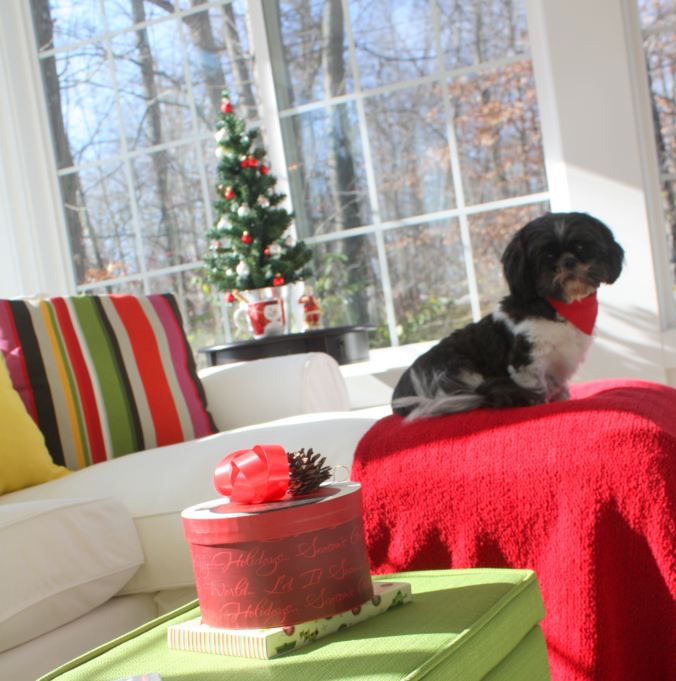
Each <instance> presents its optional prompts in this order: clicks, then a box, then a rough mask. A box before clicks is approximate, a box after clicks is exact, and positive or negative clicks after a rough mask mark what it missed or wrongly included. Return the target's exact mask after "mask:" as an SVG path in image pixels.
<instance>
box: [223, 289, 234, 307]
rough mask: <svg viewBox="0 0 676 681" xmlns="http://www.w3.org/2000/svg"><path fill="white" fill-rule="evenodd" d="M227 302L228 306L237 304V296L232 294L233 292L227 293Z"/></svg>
mask: <svg viewBox="0 0 676 681" xmlns="http://www.w3.org/2000/svg"><path fill="white" fill-rule="evenodd" d="M225 302H226V303H228V304H230V303H234V302H235V296H234V295H233V294H232V291H226V294H225Z"/></svg>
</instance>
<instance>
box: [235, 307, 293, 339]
mask: <svg viewBox="0 0 676 681" xmlns="http://www.w3.org/2000/svg"><path fill="white" fill-rule="evenodd" d="M235 323H236V324H237V326H239V327H240V328H248V329H249V330H250V331H251V333H252V334H253V337H254V338H262V337H263V336H277V335H279V334H281V333H284V302H283V301H282V300H280V299H279V298H266V299H265V300H256V301H254V302H251V303H248V304H246V305H244V306H242V307H240V308H239V309H238V310H237V311H236V312H235Z"/></svg>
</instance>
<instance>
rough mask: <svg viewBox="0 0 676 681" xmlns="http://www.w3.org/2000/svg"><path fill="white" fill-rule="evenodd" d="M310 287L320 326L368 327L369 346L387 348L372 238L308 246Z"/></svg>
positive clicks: (373, 240) (381, 294)
mask: <svg viewBox="0 0 676 681" xmlns="http://www.w3.org/2000/svg"><path fill="white" fill-rule="evenodd" d="M312 252H313V255H314V257H313V260H312V262H311V266H312V269H313V272H314V278H313V281H312V282H310V283H312V285H313V288H314V292H315V295H316V296H317V298H318V299H319V303H320V307H321V311H322V326H324V327H325V328H327V327H332V326H345V325H349V324H372V325H374V326H376V327H377V329H376V331H375V333H374V335H372V336H371V340H372V342H371V347H376V346H381V345H389V333H388V332H387V325H386V322H385V303H384V299H383V290H382V284H381V281H380V268H379V267H378V254H377V247H376V242H375V237H374V236H373V235H368V236H358V237H351V238H349V239H340V240H338V241H327V242H324V243H318V244H312Z"/></svg>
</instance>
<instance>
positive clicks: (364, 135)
mask: <svg viewBox="0 0 676 681" xmlns="http://www.w3.org/2000/svg"><path fill="white" fill-rule="evenodd" d="M342 3H343V16H344V18H345V19H344V20H345V30H346V32H347V44H348V51H349V54H350V64H351V66H352V73H353V76H354V90H355V107H356V109H357V119H358V121H359V134H360V138H361V146H362V153H363V154H364V169H365V172H366V186H367V190H368V197H369V203H370V205H371V220H372V223H373V225H374V226H377V225H378V224H380V222H381V216H380V203H379V201H378V187H377V184H376V174H375V168H374V167H373V156H372V154H371V142H370V140H369V134H368V127H367V124H366V111H365V109H364V97H363V94H362V91H361V75H360V73H359V65H358V64H357V55H356V49H355V46H354V37H353V35H352V21H351V19H350V8H349V3H348V0H342ZM376 250H377V253H378V267H379V269H380V283H381V285H382V288H383V301H384V303H385V320H386V323H387V329H388V331H389V334H390V342H391V343H392V345H393V346H397V345H399V336H398V334H397V317H396V313H395V310H394V296H393V295H392V283H391V281H390V268H389V265H388V264H387V253H386V252H385V239H384V238H383V233H382V231H376Z"/></svg>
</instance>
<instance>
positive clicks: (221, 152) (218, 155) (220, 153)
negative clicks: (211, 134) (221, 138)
mask: <svg viewBox="0 0 676 681" xmlns="http://www.w3.org/2000/svg"><path fill="white" fill-rule="evenodd" d="M214 154H216V158H223V157H224V156H225V150H224V149H223V147H222V146H221V145H220V144H219V145H218V146H217V147H216V148H215V149H214Z"/></svg>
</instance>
